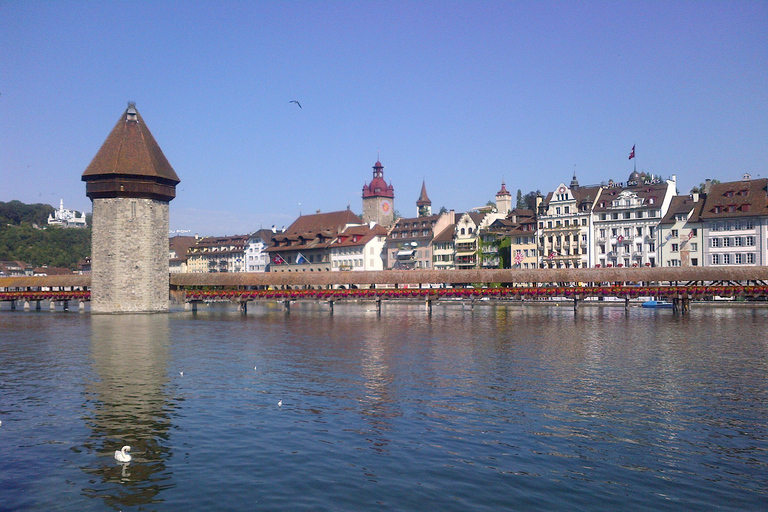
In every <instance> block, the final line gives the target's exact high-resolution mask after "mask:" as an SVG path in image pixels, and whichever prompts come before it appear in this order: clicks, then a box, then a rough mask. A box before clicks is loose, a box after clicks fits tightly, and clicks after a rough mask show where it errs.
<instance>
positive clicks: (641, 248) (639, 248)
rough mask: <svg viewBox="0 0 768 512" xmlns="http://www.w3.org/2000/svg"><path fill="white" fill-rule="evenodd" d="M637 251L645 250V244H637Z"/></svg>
mask: <svg viewBox="0 0 768 512" xmlns="http://www.w3.org/2000/svg"><path fill="white" fill-rule="evenodd" d="M635 249H636V252H643V244H637V245H635Z"/></svg>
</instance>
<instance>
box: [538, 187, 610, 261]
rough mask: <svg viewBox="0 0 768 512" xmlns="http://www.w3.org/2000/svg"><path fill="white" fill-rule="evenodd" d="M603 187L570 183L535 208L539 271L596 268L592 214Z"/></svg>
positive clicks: (558, 188)
mask: <svg viewBox="0 0 768 512" xmlns="http://www.w3.org/2000/svg"><path fill="white" fill-rule="evenodd" d="M602 190H603V187H601V186H600V185H590V186H586V187H582V186H580V185H579V182H578V180H577V179H576V173H574V174H573V178H571V182H570V183H569V184H568V185H566V184H565V183H560V185H558V187H557V189H556V190H555V191H553V192H550V193H549V194H547V197H546V198H545V199H544V200H543V201H541V202H539V203H538V204H537V214H538V228H539V229H538V233H537V234H538V242H539V248H538V252H539V254H538V256H539V262H538V263H539V265H538V266H539V267H542V268H544V267H549V268H584V267H591V266H594V264H595V259H594V257H593V254H594V238H595V237H594V228H593V215H592V213H593V211H594V208H595V204H596V203H597V200H598V198H599V197H600V193H601V191H602Z"/></svg>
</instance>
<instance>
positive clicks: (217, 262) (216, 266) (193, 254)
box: [187, 235, 248, 273]
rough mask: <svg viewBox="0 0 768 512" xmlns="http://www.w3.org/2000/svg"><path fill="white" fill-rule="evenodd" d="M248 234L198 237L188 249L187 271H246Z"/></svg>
mask: <svg viewBox="0 0 768 512" xmlns="http://www.w3.org/2000/svg"><path fill="white" fill-rule="evenodd" d="M247 243H248V235H235V236H220V237H205V238H198V239H197V241H196V243H195V245H193V246H192V247H190V248H189V250H188V251H187V272H195V273H206V272H208V273H219V272H245V271H246V267H245V246H246V244H247Z"/></svg>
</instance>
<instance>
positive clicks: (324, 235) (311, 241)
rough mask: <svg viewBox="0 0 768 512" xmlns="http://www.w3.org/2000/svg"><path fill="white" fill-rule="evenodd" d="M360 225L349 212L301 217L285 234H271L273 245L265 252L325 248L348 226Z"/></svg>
mask: <svg viewBox="0 0 768 512" xmlns="http://www.w3.org/2000/svg"><path fill="white" fill-rule="evenodd" d="M362 223H363V221H362V220H361V219H360V217H358V216H357V215H355V214H354V213H352V212H351V211H350V210H342V211H338V212H329V213H316V214H314V215H301V216H300V217H299V218H298V219H296V220H295V221H294V222H293V224H291V225H290V226H288V229H286V230H285V232H283V233H273V234H272V242H273V243H274V245H273V246H271V247H269V249H267V251H268V252H275V251H286V250H289V251H290V250H294V249H322V248H326V247H328V246H330V245H331V243H332V242H333V240H334V239H335V238H336V236H337V235H338V234H339V233H341V232H342V231H344V228H345V227H347V225H348V224H362ZM287 244H290V245H287Z"/></svg>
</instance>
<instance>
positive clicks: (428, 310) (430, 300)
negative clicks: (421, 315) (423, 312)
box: [427, 299, 432, 315]
mask: <svg viewBox="0 0 768 512" xmlns="http://www.w3.org/2000/svg"><path fill="white" fill-rule="evenodd" d="M427 312H428V313H429V314H430V315H431V314H432V299H427Z"/></svg>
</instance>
